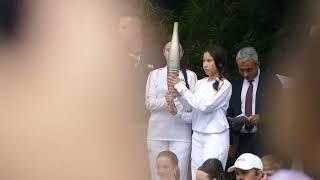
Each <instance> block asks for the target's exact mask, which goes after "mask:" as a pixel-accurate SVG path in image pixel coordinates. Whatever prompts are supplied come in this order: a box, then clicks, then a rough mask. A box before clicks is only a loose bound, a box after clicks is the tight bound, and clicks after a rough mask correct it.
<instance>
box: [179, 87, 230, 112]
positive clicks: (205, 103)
mask: <svg viewBox="0 0 320 180" xmlns="http://www.w3.org/2000/svg"><path fill="white" fill-rule="evenodd" d="M175 88H176V90H177V91H178V92H179V94H180V95H181V98H183V99H185V100H186V101H187V102H188V103H189V104H190V105H191V106H192V108H194V109H197V110H199V111H202V112H206V113H208V112H212V111H214V110H216V109H218V108H220V107H222V106H224V105H225V103H228V102H229V100H230V97H231V93H232V86H231V84H230V83H224V85H223V86H222V87H221V89H220V90H219V91H217V93H215V94H212V95H210V96H208V97H206V98H200V97H197V96H196V95H194V94H193V93H192V92H191V91H190V90H189V89H188V88H187V87H186V86H185V85H184V84H183V83H181V82H179V83H178V84H176V85H175Z"/></svg>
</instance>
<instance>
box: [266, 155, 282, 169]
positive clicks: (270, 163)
mask: <svg viewBox="0 0 320 180" xmlns="http://www.w3.org/2000/svg"><path fill="white" fill-rule="evenodd" d="M261 161H262V164H263V170H264V171H276V170H278V169H280V168H281V166H282V162H281V161H280V160H278V159H277V158H276V157H274V156H273V155H266V156H263V157H262V158H261Z"/></svg>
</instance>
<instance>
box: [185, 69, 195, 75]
mask: <svg viewBox="0 0 320 180" xmlns="http://www.w3.org/2000/svg"><path fill="white" fill-rule="evenodd" d="M186 72H187V74H188V75H190V76H197V74H196V73H195V72H193V71H191V70H189V69H187V70H186Z"/></svg>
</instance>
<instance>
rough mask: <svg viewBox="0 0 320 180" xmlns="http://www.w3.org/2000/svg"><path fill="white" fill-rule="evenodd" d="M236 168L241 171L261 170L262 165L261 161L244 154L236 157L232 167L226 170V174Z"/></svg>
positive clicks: (251, 155)
mask: <svg viewBox="0 0 320 180" xmlns="http://www.w3.org/2000/svg"><path fill="white" fill-rule="evenodd" d="M236 168H238V169H242V170H250V169H254V168H255V169H259V170H263V165H262V161H261V159H260V158H259V157H258V156H256V155H254V154H251V153H244V154H241V156H239V157H238V159H237V160H236V162H235V163H234V165H233V166H231V167H230V168H229V169H228V172H232V171H234V170H235V169H236Z"/></svg>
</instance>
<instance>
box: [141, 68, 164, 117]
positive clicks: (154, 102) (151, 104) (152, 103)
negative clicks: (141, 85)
mask: <svg viewBox="0 0 320 180" xmlns="http://www.w3.org/2000/svg"><path fill="white" fill-rule="evenodd" d="M156 78H157V75H156V73H155V71H152V72H150V74H149V77H148V81H147V85H146V95H145V104H146V108H147V109H149V110H150V111H151V112H152V111H160V110H163V109H165V108H166V107H167V102H166V98H165V97H164V96H163V97H157V94H156V84H155V83H156Z"/></svg>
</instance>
